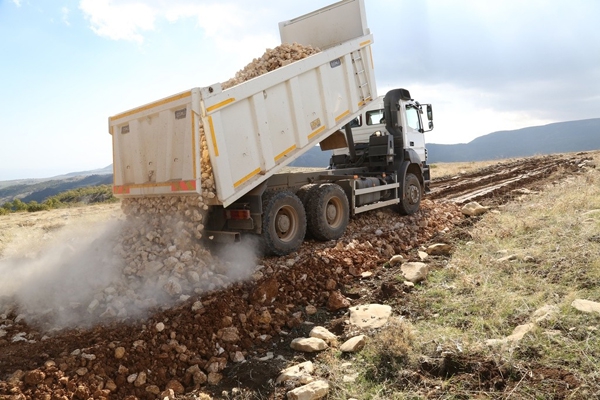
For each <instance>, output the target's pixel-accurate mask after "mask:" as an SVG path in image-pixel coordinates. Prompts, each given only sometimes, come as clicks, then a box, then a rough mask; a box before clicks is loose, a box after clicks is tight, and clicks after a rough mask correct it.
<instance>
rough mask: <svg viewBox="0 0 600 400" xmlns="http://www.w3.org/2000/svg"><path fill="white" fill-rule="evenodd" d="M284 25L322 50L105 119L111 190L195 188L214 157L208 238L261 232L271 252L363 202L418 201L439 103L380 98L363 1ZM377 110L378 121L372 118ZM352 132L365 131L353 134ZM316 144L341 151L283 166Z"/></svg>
mask: <svg viewBox="0 0 600 400" xmlns="http://www.w3.org/2000/svg"><path fill="white" fill-rule="evenodd" d="M279 30H280V36H281V41H282V43H299V44H302V45H306V46H308V45H310V46H313V47H316V48H319V49H320V50H321V51H320V52H319V53H317V54H313V55H311V56H309V57H307V58H304V59H302V60H299V61H296V62H293V63H291V64H289V65H286V66H283V67H281V68H279V69H277V70H275V71H271V72H269V73H266V74H264V75H261V76H259V77H256V78H254V79H251V80H249V81H247V82H244V83H241V84H238V85H236V86H233V87H231V88H228V89H223V88H222V86H221V84H220V83H216V84H212V85H209V86H205V87H199V88H193V89H191V90H189V91H185V92H182V93H178V94H175V95H173V96H170V97H168V98H165V99H162V100H158V101H156V102H153V103H150V104H146V105H142V106H140V107H138V108H135V109H132V110H129V111H125V112H123V113H120V114H117V115H115V116H113V117H110V118H109V131H110V133H111V135H112V141H113V168H114V187H113V191H114V194H115V196H117V197H121V198H129V197H144V196H194V195H196V196H198V195H200V194H202V189H201V183H202V179H203V178H202V170H203V169H202V162H210V164H211V169H212V173H213V175H214V178H212V177H211V179H214V183H215V186H216V190H215V192H216V193H215V194H216V195H215V196H213V197H212V198H211V199H210V208H209V213H208V216H207V218H206V222H205V231H206V232H207V233H208V235H205V236H207V237H210V238H212V239H213V240H217V241H238V240H240V238H241V236H242V235H244V234H253V235H259V236H260V238H261V241H262V243H263V244H264V249H265V250H266V252H267V253H270V254H275V255H285V254H289V253H291V252H293V251H295V250H296V249H298V247H299V246H300V245H301V244H302V242H303V240H304V237H305V235H306V233H307V231H308V232H309V233H310V234H311V236H312V237H314V238H316V239H319V240H334V239H338V238H339V237H341V236H342V235H343V233H344V231H345V229H346V226H347V224H348V220H349V218H350V217H351V216H354V215H356V214H358V213H361V212H364V211H369V210H373V209H377V208H380V207H386V206H390V205H397V207H398V210H399V212H401V213H404V214H411V213H414V212H416V211H417V210H418V209H419V204H420V200H421V196H422V194H423V193H424V191H426V190H427V187H428V184H429V168H428V165H427V162H426V160H427V157H426V152H425V146H424V138H423V132H424V131H427V130H431V129H432V128H433V122H432V108H431V105H421V104H419V103H418V102H416V101H414V100H413V99H411V96H410V93H409V92H408V91H407V90H405V89H396V90H392V91H390V92H388V93H387V94H386V95H385V96H384V97H383V99H382V98H378V97H377V91H376V85H375V73H374V60H373V54H372V51H371V45H372V43H373V36H372V35H371V33H370V31H369V29H368V28H367V23H366V15H365V7H364V0H344V1H340V2H337V3H334V4H332V5H330V6H328V7H325V8H322V9H319V10H317V11H314V12H312V13H309V14H307V15H304V16H301V17H298V18H295V19H292V20H289V21H285V22H281V23H280V24H279ZM370 110H376V111H377V113H378V117H379V119H378V120H377V124H374V125H373V124H370V123H367V120H366V114H365V112H367V111H370ZM423 110H426V112H425V114H424V113H423ZM357 123H358V124H360V125H361V126H356V125H357ZM353 124H354V125H355V128H352V125H353ZM371 128H373V129H371ZM353 129H358V131H359V132H360V133H361V134H360V135H358V137H357V140H356V141H355V140H354V137H353V132H352V131H353ZM203 136H204V137H203ZM203 139H204V140H205V141H206V143H207V146H208V153H209V156H210V157H209V158H210V161H208V158H203V157H202V154H201V149H200V143H201V141H202V140H203ZM315 145H320V146H321V149H322V150H331V149H336V148H342V149H346V151H344V152H339V151H338V152H337V153H335V154H334V155H333V156H332V158H331V165H330V167H329V168H327V169H323V170H319V171H312V172H302V173H289V172H288V173H282V169H283V168H284V167H285V166H287V165H288V164H290V163H291V162H292V161H294V160H296V159H297V158H298V157H300V156H302V155H303V154H304V153H305V152H307V151H308V150H310V149H311V148H313V147H314V146H315ZM203 160H205V161H203Z"/></svg>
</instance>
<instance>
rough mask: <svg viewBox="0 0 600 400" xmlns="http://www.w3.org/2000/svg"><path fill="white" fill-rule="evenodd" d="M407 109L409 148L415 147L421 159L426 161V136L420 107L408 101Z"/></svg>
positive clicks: (407, 146)
mask: <svg viewBox="0 0 600 400" xmlns="http://www.w3.org/2000/svg"><path fill="white" fill-rule="evenodd" d="M405 110H406V143H405V146H406V148H407V149H413V150H414V151H415V152H416V153H417V154H418V155H419V158H420V159H421V161H425V136H424V135H423V127H422V126H421V118H419V112H420V111H419V109H418V108H417V106H416V105H414V104H410V103H407V104H406V105H405Z"/></svg>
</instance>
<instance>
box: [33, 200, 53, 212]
mask: <svg viewBox="0 0 600 400" xmlns="http://www.w3.org/2000/svg"><path fill="white" fill-rule="evenodd" d="M49 209H50V207H48V205H46V204H40V203H38V202H37V201H35V200H31V201H30V202H29V203H28V204H27V211H28V212H36V211H44V210H49Z"/></svg>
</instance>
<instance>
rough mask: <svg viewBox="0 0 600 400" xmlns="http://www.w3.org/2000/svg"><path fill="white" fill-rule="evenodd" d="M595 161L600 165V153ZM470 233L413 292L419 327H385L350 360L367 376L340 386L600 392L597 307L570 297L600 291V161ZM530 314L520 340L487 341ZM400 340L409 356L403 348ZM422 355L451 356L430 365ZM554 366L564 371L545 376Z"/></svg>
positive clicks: (411, 393)
mask: <svg viewBox="0 0 600 400" xmlns="http://www.w3.org/2000/svg"><path fill="white" fill-rule="evenodd" d="M595 161H596V164H597V165H600V156H596V159H595ZM449 170H450V169H444V171H449ZM450 174H452V173H450ZM470 233H471V235H472V238H473V239H472V240H470V241H468V242H462V243H458V244H457V246H456V249H455V252H454V254H453V256H452V258H451V259H450V260H449V262H448V263H447V264H446V265H445V266H443V267H439V268H437V269H436V270H434V271H433V272H432V273H431V274H430V276H429V277H428V279H427V281H426V282H425V283H424V284H422V285H420V286H419V287H418V289H417V291H416V293H413V295H414V296H415V297H414V299H413V301H415V302H417V303H418V304H420V305H422V306H424V309H423V311H422V316H421V317H419V318H417V319H416V320H414V321H411V322H412V324H413V325H414V328H415V333H414V336H413V339H411V340H404V339H399V343H394V342H393V341H389V340H388V339H385V338H386V337H388V338H389V337H390V335H389V334H386V333H384V332H382V333H380V334H379V336H377V337H375V338H374V339H372V341H374V342H375V343H372V344H371V345H370V346H371V348H370V350H368V351H366V352H363V353H361V355H360V356H359V357H357V358H356V359H355V360H352V362H353V368H354V369H356V370H359V371H362V372H361V374H360V378H359V379H358V380H357V381H356V382H355V383H352V384H348V385H343V384H342V385H340V387H338V388H336V390H335V391H334V392H335V395H334V397H333V398H335V399H338V398H339V399H342V398H348V397H349V396H350V395H351V396H353V397H355V398H357V399H380V398H381V399H383V398H386V399H408V398H440V399H453V398H473V397H477V396H479V398H511V399H554V398H572V399H579V398H594V396H600V370H599V368H598V365H600V362H599V361H598V360H599V359H600V315H598V314H589V313H583V312H580V311H578V310H576V309H575V308H573V307H572V306H571V303H572V301H573V300H574V299H576V298H581V299H587V300H591V301H595V302H600V171H598V170H593V169H591V170H588V171H587V172H585V173H582V174H579V175H575V176H572V177H570V178H568V179H567V180H565V181H563V182H560V183H556V184H554V185H550V186H548V187H547V188H546V189H545V190H544V191H543V192H541V193H537V194H532V195H528V196H526V197H524V198H522V199H521V201H519V202H514V203H511V204H509V205H506V206H503V207H501V208H500V209H498V210H494V211H493V212H490V213H488V214H486V215H485V216H484V217H483V218H482V219H481V220H480V221H479V222H478V223H476V224H475V225H473V226H472V228H471V229H470ZM509 255H512V256H513V257H511V259H510V260H503V261H501V259H502V258H503V257H506V256H509ZM545 308H547V309H548V310H550V312H549V313H548V315H546V316H545V317H544V318H540V315H542V314H543V313H541V312H538V313H536V311H538V310H542V309H545ZM528 323H533V324H534V325H533V329H532V330H531V331H530V332H529V333H528V334H526V335H525V336H524V338H523V339H522V340H520V341H515V342H510V341H509V342H506V343H497V344H495V345H489V344H486V341H487V340H490V339H503V338H505V337H507V336H509V335H511V333H512V332H513V330H514V329H515V327H517V326H519V325H525V324H528ZM391 329H397V328H394V327H393V328H391ZM391 336H393V337H398V338H401V337H402V335H399V334H398V333H397V332H393V333H392V334H391ZM407 345H410V348H406V346H407ZM396 347H397V348H396ZM397 352H399V353H401V354H405V357H404V358H402V357H401V358H398V357H395V356H394V354H396V353H397ZM423 359H431V360H438V361H439V360H442V361H443V362H446V363H450V365H451V366H452V368H451V369H448V371H449V372H448V371H447V372H446V373H445V375H444V374H438V375H436V374H431V373H428V371H426V368H425V367H424V365H427V363H426V362H425V363H424V362H423ZM399 360H402V361H399ZM338 361H339V360H338ZM382 361H383V363H382ZM382 365H383V366H386V368H383V367H381V366H382ZM476 365H479V367H476ZM482 365H484V366H485V365H487V366H489V367H490V371H492V372H495V373H497V374H498V377H497V379H499V381H498V382H500V381H501V384H497V385H496V386H494V385H491V383H490V382H492V378H490V377H489V376H488V375H489V374H487V373H486V374H482V373H480V372H478V370H477V368H481V366H482ZM424 370H425V371H424ZM409 371H413V374H414V371H419V374H420V376H421V377H420V378H419V379H414V376H412V375H411V373H410V372H409ZM540 371H544V372H540ZM548 371H550V372H552V373H553V374H556V375H560V376H561V378H560V379H559V378H557V377H556V376H554V375H552V376H551V377H550V378H549V377H548V376H546V377H544V374H549V373H550V372H548ZM429 372H431V371H429ZM492 375H493V374H492ZM411 376H412V378H411ZM492 377H493V376H492ZM484 379H488V380H489V382H485V381H484ZM494 379H496V378H494ZM338 382H341V380H338ZM490 385H491V386H490ZM573 387H576V388H575V389H574V388H573ZM345 396H346V397H345Z"/></svg>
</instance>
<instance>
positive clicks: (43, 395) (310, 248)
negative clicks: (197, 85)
mask: <svg viewBox="0 0 600 400" xmlns="http://www.w3.org/2000/svg"><path fill="white" fill-rule="evenodd" d="M588 159H589V158H588V157H587V156H586V155H585V154H572V155H556V156H546V157H537V158H531V159H524V160H514V161H510V162H505V163H500V164H498V165H494V166H491V167H488V168H485V169H484V170H481V171H477V172H474V173H470V174H463V175H459V176H457V177H451V178H444V179H434V181H433V183H432V189H431V193H430V194H429V195H428V197H427V198H426V200H424V201H423V203H422V209H421V211H419V212H418V213H417V214H415V215H413V216H408V217H402V216H400V215H398V214H397V213H396V212H395V210H394V209H392V208H389V209H384V210H381V211H373V212H369V213H365V214H364V215H360V216H359V217H357V218H354V219H353V220H352V221H351V222H350V224H349V228H348V231H347V232H346V234H345V235H344V237H342V238H341V239H340V240H339V241H338V243H335V242H325V243H322V242H316V241H311V240H308V241H307V242H306V243H305V244H304V245H303V246H302V248H301V250H300V251H298V252H297V253H295V254H292V255H290V256H289V257H285V258H276V257H271V258H262V259H257V260H255V262H254V265H255V271H253V273H252V274H251V279H249V280H248V281H245V282H240V283H236V284H234V285H231V286H229V287H228V288H226V289H219V288H215V289H213V290H209V291H206V292H204V293H200V294H198V295H196V296H192V297H191V298H189V299H182V300H181V301H179V302H178V303H177V304H176V305H175V306H173V307H170V308H168V309H163V308H162V307H161V305H160V304H157V305H156V307H154V308H152V309H151V310H150V313H149V315H144V316H138V317H127V318H125V319H124V321H123V319H119V318H116V317H115V318H114V319H112V320H111V319H108V320H105V321H104V322H103V323H102V325H96V326H94V327H91V328H83V327H80V328H77V327H75V328H69V329H62V330H50V331H48V330H47V329H46V326H47V325H44V324H39V323H38V324H34V323H31V322H30V321H34V320H36V319H35V318H31V316H30V315H28V311H27V310H26V309H23V306H22V305H20V304H19V301H18V296H16V297H15V296H3V295H6V293H0V399H25V398H33V399H71V398H75V399H88V398H94V399H103V398H106V399H108V398H110V399H114V398H117V399H120V398H129V399H134V398H139V399H155V398H158V395H159V393H161V392H162V391H163V390H165V389H166V388H171V389H173V390H174V392H175V393H179V394H180V395H181V396H182V398H183V397H185V396H186V395H185V394H184V393H192V392H193V393H195V394H196V395H198V394H199V393H202V392H204V393H210V394H212V395H213V396H215V397H216V398H221V392H222V391H223V390H228V391H229V393H231V391H230V390H231V388H234V387H235V388H238V395H237V398H240V399H242V398H273V399H275V398H283V396H284V391H283V389H282V388H278V387H276V386H274V385H273V384H272V382H271V381H272V380H273V379H274V378H276V376H277V374H278V372H279V370H280V368H281V367H283V366H284V365H285V364H286V362H287V361H289V360H291V359H293V358H294V357H295V355H294V353H293V352H291V351H290V350H289V342H290V341H291V340H292V339H293V338H295V337H299V336H303V335H305V334H306V330H307V329H309V328H308V327H309V325H306V324H304V322H307V321H308V322H312V323H318V324H323V325H327V324H328V323H329V322H330V321H332V320H335V319H336V318H338V317H339V316H340V315H341V314H342V313H343V312H344V310H341V311H340V310H331V307H328V305H330V302H331V298H332V297H335V296H337V295H340V294H341V295H343V296H344V297H346V298H349V299H350V300H351V302H352V304H353V305H357V304H361V302H364V301H369V300H371V299H374V298H377V296H378V294H377V293H376V292H377V290H378V289H377V288H378V287H382V285H383V283H382V282H379V281H378V283H377V285H371V284H369V282H370V280H369V279H374V278H365V276H367V275H368V274H367V275H363V273H364V272H371V273H372V275H370V276H372V277H377V276H378V275H379V278H378V279H380V280H381V277H382V276H383V275H382V274H381V270H382V267H383V265H384V263H386V262H387V261H388V260H389V258H390V257H391V256H393V255H395V254H402V255H403V256H405V257H406V258H409V259H411V258H414V257H415V253H416V249H418V248H419V246H421V245H423V244H425V243H427V242H428V241H430V240H431V239H432V238H434V237H436V235H439V233H440V232H447V233H449V232H452V231H453V230H454V229H455V228H454V227H455V226H457V225H460V224H462V223H463V221H464V218H463V216H462V214H461V213H460V210H459V206H458V204H462V203H465V202H468V201H471V200H478V201H480V202H482V203H483V204H485V205H492V206H493V205H498V204H501V203H502V202H505V201H508V200H510V199H511V198H513V197H516V196H518V195H519V193H521V192H522V191H523V190H537V189H538V188H540V187H541V186H542V185H543V184H547V183H550V182H553V181H558V180H560V179H563V178H565V177H568V176H569V175H570V174H575V173H577V171H578V169H580V168H582V167H583V166H585V164H586V162H587V161H586V160H588ZM457 203H458V204H457ZM118 207H119V206H118V205H108V206H94V207H84V208H77V209H68V210H53V211H48V212H41V213H34V214H12V215H8V216H2V217H0V232H1V233H0V271H3V273H6V274H7V270H6V268H7V266H11V267H13V268H19V265H20V264H19V263H20V262H21V261H23V260H31V259H35V257H36V255H38V254H39V252H40V251H41V250H40V249H41V248H43V246H42V245H43V243H44V242H45V241H46V240H50V239H52V238H56V237H57V236H59V235H60V232H61V231H63V230H65V229H67V228H69V227H73V226H79V227H81V226H83V227H84V228H85V227H87V229H91V230H93V229H94V227H95V226H96V225H95V224H96V223H100V222H101V221H104V220H107V219H118V218H120V217H121V215H120V214H121V213H120V210H119V208H118ZM65 240H69V239H65ZM2 268H5V269H2ZM5 276H6V275H5ZM5 276H2V277H0V279H5ZM8 276H10V275H8ZM309 305H311V306H314V307H316V309H317V310H318V312H317V313H316V314H311V315H309V314H308V313H307V311H306V310H307V309H306V307H307V306H309ZM70 307H71V308H70V309H69V308H67V309H65V310H62V312H66V313H69V312H76V311H81V310H79V309H83V312H85V307H87V304H83V305H81V304H73V305H71V306H70ZM57 312H58V311H57V310H49V311H48V315H52V316H54V315H55V313H57ZM38 321H39V319H38ZM340 329H341V331H340V332H339V333H342V331H343V326H342V327H341V328H340ZM268 352H273V353H275V354H276V355H281V356H282V359H279V360H277V359H271V360H269V361H267V362H263V361H260V360H258V358H259V357H263V356H264V355H265V354H267V353H268ZM142 378H143V379H142ZM206 380H208V381H209V382H206ZM190 396H191V395H190ZM244 396H246V397H244ZM258 396H261V397H258ZM189 398H193V397H189ZM234 398H235V396H234Z"/></svg>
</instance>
